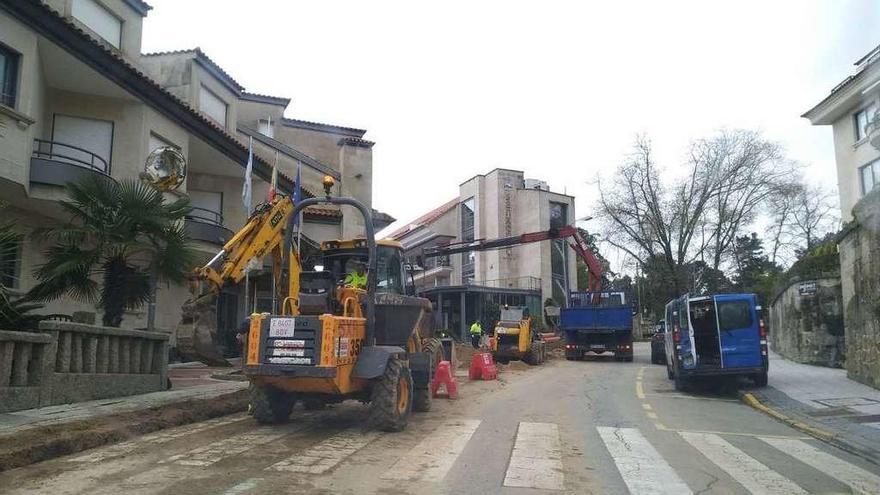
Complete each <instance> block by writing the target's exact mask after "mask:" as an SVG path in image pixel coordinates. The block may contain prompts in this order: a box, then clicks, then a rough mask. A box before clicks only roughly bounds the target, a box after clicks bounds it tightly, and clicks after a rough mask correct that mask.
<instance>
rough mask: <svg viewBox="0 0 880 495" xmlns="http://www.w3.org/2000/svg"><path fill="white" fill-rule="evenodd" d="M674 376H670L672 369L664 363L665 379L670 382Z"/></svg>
mask: <svg viewBox="0 0 880 495" xmlns="http://www.w3.org/2000/svg"><path fill="white" fill-rule="evenodd" d="M674 377H675V376H674V375H673V374H672V367H671V366H669V363H666V378H668V379H670V380H672V379H673V378H674Z"/></svg>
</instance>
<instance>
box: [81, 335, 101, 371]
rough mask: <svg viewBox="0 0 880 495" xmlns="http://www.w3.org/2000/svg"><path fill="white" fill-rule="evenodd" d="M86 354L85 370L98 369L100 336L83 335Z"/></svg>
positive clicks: (84, 360)
mask: <svg viewBox="0 0 880 495" xmlns="http://www.w3.org/2000/svg"><path fill="white" fill-rule="evenodd" d="M83 340H84V341H85V342H84V344H85V345H84V346H83V347H85V356H84V359H83V372H84V373H94V372H96V371H97V370H98V366H97V364H98V336H97V335H90V334H86V335H83Z"/></svg>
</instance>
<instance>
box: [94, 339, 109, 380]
mask: <svg viewBox="0 0 880 495" xmlns="http://www.w3.org/2000/svg"><path fill="white" fill-rule="evenodd" d="M97 360H98V366H97V372H98V373H107V372H108V371H110V337H109V336H108V335H101V336H100V337H98V355H97Z"/></svg>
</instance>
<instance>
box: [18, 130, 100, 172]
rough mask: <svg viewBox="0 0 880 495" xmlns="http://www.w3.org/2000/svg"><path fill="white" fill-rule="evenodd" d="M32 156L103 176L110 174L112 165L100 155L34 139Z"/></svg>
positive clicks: (70, 146) (62, 144)
mask: <svg viewBox="0 0 880 495" xmlns="http://www.w3.org/2000/svg"><path fill="white" fill-rule="evenodd" d="M32 156H34V157H35V158H43V159H46V160H55V161H63V162H66V163H70V164H73V165H77V166H80V167H84V168H89V169H92V170H95V171H97V172H101V173H102V174H109V173H110V164H108V163H107V160H105V159H104V158H102V157H101V156H100V155H96V154H95V153H92V152H91V151H89V150H87V149H83V148H80V147H78V146H73V145H70V144H64V143H59V142H57V141H46V140H45V139H37V138H34V149H33V153H32Z"/></svg>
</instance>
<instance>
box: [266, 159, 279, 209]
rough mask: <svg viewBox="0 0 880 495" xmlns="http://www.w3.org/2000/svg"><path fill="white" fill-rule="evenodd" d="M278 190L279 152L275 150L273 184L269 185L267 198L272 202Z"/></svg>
mask: <svg viewBox="0 0 880 495" xmlns="http://www.w3.org/2000/svg"><path fill="white" fill-rule="evenodd" d="M277 192H278V152H277V151H276V152H275V163H274V164H273V165H272V184H271V185H270V186H269V194H268V196H267V199H268V200H269V201H270V202H271V201H272V200H273V199H275V194H277Z"/></svg>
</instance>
